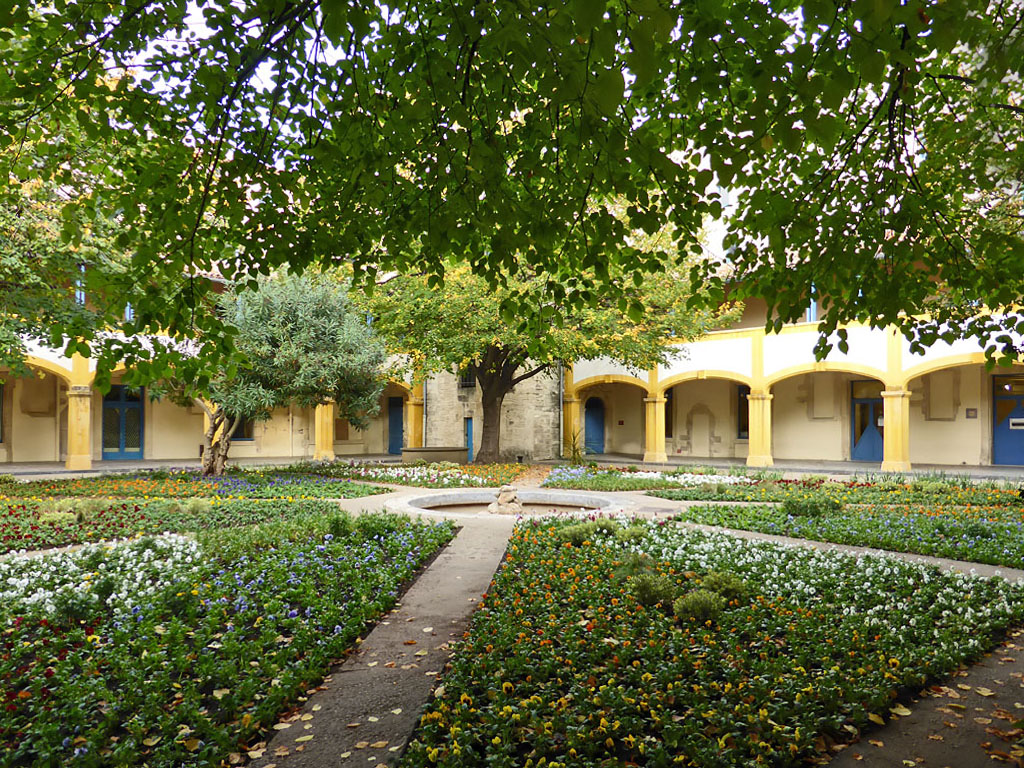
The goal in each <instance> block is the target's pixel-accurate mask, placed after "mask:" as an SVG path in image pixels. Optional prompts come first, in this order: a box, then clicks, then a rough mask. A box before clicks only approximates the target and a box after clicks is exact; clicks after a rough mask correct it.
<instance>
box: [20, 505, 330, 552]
mask: <svg viewBox="0 0 1024 768" xmlns="http://www.w3.org/2000/svg"><path fill="white" fill-rule="evenodd" d="M336 509H337V507H336V505H334V504H332V503H331V502H329V501H325V500H321V499H306V500H303V501H294V502H290V501H288V500H287V499H229V500H222V499H219V498H213V499H182V500H179V499H127V500H109V499H83V498H74V499H61V500H53V501H35V500H22V501H6V502H0V553H3V552H11V551H17V550H36V549H48V548H51V547H63V546H68V545H70V544H83V543H88V542H96V541H109V540H113V539H130V538H134V537H136V536H139V535H140V534H155V533H164V532H173V533H185V532H196V531H204V530H210V529H217V528H233V527H237V526H242V525H253V524H255V523H262V522H266V521H270V520H283V519H287V518H289V517H295V516H297V515H305V514H310V513H317V514H328V513H331V512H333V511H335V510H336Z"/></svg>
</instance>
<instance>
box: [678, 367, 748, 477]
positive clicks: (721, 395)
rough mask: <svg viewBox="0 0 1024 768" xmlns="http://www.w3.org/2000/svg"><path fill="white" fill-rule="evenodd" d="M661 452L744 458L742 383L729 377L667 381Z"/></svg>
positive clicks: (745, 422) (744, 391) (745, 423)
mask: <svg viewBox="0 0 1024 768" xmlns="http://www.w3.org/2000/svg"><path fill="white" fill-rule="evenodd" d="M666 384H667V386H666V387H665V452H666V453H667V454H668V455H669V456H686V457H693V458H714V457H725V458H745V457H746V456H747V444H748V438H749V433H750V423H749V409H748V405H747V395H748V394H749V393H750V386H749V384H748V383H747V382H746V381H740V380H737V379H733V378H731V377H703V378H698V377H696V376H691V377H686V378H684V379H682V380H678V381H675V383H673V379H669V380H668V381H667V382H666Z"/></svg>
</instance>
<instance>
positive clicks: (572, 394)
mask: <svg viewBox="0 0 1024 768" xmlns="http://www.w3.org/2000/svg"><path fill="white" fill-rule="evenodd" d="M562 379H563V381H562V458H563V459H571V458H572V449H573V445H575V446H576V448H577V449H579V451H580V453H581V454H582V453H583V433H582V431H581V430H580V400H579V398H578V397H576V386H575V384H574V381H573V370H572V366H571V365H567V366H566V367H565V368H564V369H563V371H562Z"/></svg>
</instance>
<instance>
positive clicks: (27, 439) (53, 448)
mask: <svg viewBox="0 0 1024 768" xmlns="http://www.w3.org/2000/svg"><path fill="white" fill-rule="evenodd" d="M27 362H28V364H29V366H30V367H31V368H32V370H33V372H34V373H35V375H30V376H23V377H14V376H12V375H11V372H10V371H9V370H6V369H3V370H0V378H2V379H3V381H2V382H0V461H5V462H43V461H45V462H50V461H60V460H62V459H63V458H64V457H65V456H66V454H67V430H68V422H67V408H68V402H67V401H68V397H67V392H68V378H67V376H68V373H69V372H67V371H64V370H61V369H60V368H59V367H57V366H56V365H54V364H52V363H49V362H48V361H42V360H39V361H37V360H35V359H29V360H28V361H27Z"/></svg>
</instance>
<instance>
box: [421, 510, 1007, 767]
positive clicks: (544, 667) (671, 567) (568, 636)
mask: <svg viewBox="0 0 1024 768" xmlns="http://www.w3.org/2000/svg"><path fill="white" fill-rule="evenodd" d="M561 526H562V523H560V522H556V521H554V520H551V519H532V520H529V521H523V522H521V523H520V524H519V525H518V526H517V528H516V531H515V532H514V534H513V536H512V538H511V540H510V543H509V548H508V560H507V563H506V567H504V568H502V569H501V570H500V571H499V572H498V574H497V575H496V577H495V580H494V583H493V584H492V586H491V588H490V589H489V590H488V593H487V595H486V596H485V598H484V600H483V601H482V604H481V608H480V610H479V611H478V612H477V613H476V614H475V615H474V617H473V620H472V623H471V627H470V630H469V633H468V636H467V637H466V640H465V642H464V643H463V644H462V645H461V646H460V647H459V649H458V650H457V652H456V655H455V657H454V658H453V660H452V664H451V669H450V670H449V671H448V672H447V673H446V674H445V676H444V679H443V681H442V686H443V687H442V688H441V689H439V695H438V696H436V697H435V698H434V699H433V700H431V702H430V703H429V704H428V705H427V708H426V711H425V712H424V713H423V714H422V716H421V719H420V724H419V727H418V729H417V731H416V733H415V734H414V737H413V739H412V741H411V743H410V745H409V748H408V750H407V751H406V753H405V755H404V757H403V759H402V762H401V765H402V766H404V767H405V768H414V767H415V768H421V767H422V768H428V767H429V768H434V767H435V766H441V767H442V768H450V767H454V766H465V767H466V768H469V767H470V766H472V767H473V768H476V766H481V765H496V766H525V765H532V766H539V765H544V766H546V767H547V768H598V767H601V768H605V767H606V766H620V765H622V766H624V765H637V766H661V765H689V766H700V768H733V767H734V766H741V765H742V766H747V765H802V764H806V763H808V762H812V761H815V762H816V761H819V760H822V759H824V758H826V757H829V756H830V755H827V754H823V753H822V752H821V750H822V749H823V748H824V746H823V745H824V744H826V743H829V740H830V739H835V740H848V739H850V738H854V734H859V733H860V732H861V731H862V730H867V729H870V728H873V727H874V726H873V724H872V723H873V721H874V720H875V719H876V718H884V717H887V716H888V714H889V708H890V707H891V706H893V701H894V699H895V698H896V697H898V696H899V695H901V694H903V693H906V692H910V691H917V690H920V686H921V685H922V684H924V683H925V681H927V680H936V679H942V678H943V677H944V676H948V675H950V674H951V673H953V672H954V671H955V670H956V669H957V668H958V666H959V665H961V664H963V663H965V662H968V661H970V660H972V659H974V658H977V657H978V656H980V655H981V654H982V653H983V652H984V651H986V650H987V649H989V648H990V647H991V646H992V645H994V643H995V642H996V641H997V638H998V637H1000V636H1001V633H1003V632H1004V631H1005V630H1006V629H1007V628H1008V627H1010V626H1013V625H1015V624H1016V623H1018V622H1020V621H1021V620H1022V619H1024V588H1022V587H1020V586H1017V585H1011V584H1009V583H1007V582H1005V581H1003V580H1000V579H991V580H987V579H980V578H976V577H972V576H966V575H962V574H944V573H942V572H940V571H938V570H937V569H934V568H930V567H926V566H922V565H919V564H912V563H907V562H903V561H898V560H894V559H891V558H883V557H862V558H856V557H852V556H848V555H844V554H842V553H837V552H821V551H816V550H811V549H803V548H796V547H784V546H781V545H775V544H770V543H763V542H761V543H758V542H748V541H743V540H739V539H735V538H732V537H728V536H724V535H718V534H709V533H705V532H701V531H694V530H690V529H687V528H686V527H684V526H678V525H675V524H673V523H666V522H663V521H658V522H651V523H650V524H649V525H648V529H649V530H648V535H647V537H645V538H644V539H643V540H642V541H640V542H639V543H637V544H633V545H622V544H619V543H617V542H616V539H615V537H614V536H611V537H605V538H603V539H600V540H596V541H594V542H592V543H590V544H587V545H583V546H579V547H577V546H568V547H567V546H565V545H564V542H563V541H562V539H561V537H560V536H559V535H558V532H559V529H560V527H561ZM647 568H650V569H652V570H653V571H654V572H655V573H658V574H661V575H662V576H663V577H664V578H665V579H667V580H668V581H670V582H671V583H672V584H673V585H674V587H675V589H676V590H677V592H678V593H679V594H686V593H690V594H693V593H694V590H701V589H703V588H704V587H703V584H702V582H703V583H707V581H708V578H709V576H710V574H712V573H716V572H717V573H728V574H735V576H736V577H737V578H738V579H740V580H742V582H744V583H745V584H746V585H747V586H748V589H749V591H748V593H747V594H746V596H745V597H744V598H743V599H742V600H738V601H737V600H734V601H733V604H732V605H731V606H727V607H726V606H723V607H722V609H721V612H720V613H719V614H718V615H717V617H716V618H715V620H714V621H712V622H711V623H710V624H709V623H708V622H707V620H705V622H703V623H697V621H691V620H689V618H688V619H687V620H685V621H684V620H677V619H676V618H675V617H674V616H673V615H671V613H669V612H666V611H665V610H663V609H662V608H661V607H660V606H659V607H656V608H650V607H647V606H644V605H642V604H640V603H639V602H637V601H636V600H634V599H631V597H630V595H629V591H628V581H629V580H628V579H621V578H615V577H614V574H615V573H616V572H623V571H629V570H630V569H647ZM699 574H706V575H705V576H704V577H703V579H702V578H701V576H699ZM711 581H712V582H715V581H718V582H719V584H720V585H723V586H724V585H725V584H726V583H730V585H731V583H732V581H733V580H732V579H726V578H723V577H716V578H715V579H711ZM708 591H709V592H710V590H708ZM690 600H691V601H692V602H694V603H697V602H698V601H701V603H702V604H707V605H711V604H717V603H718V600H721V601H722V602H723V603H724V598H722V597H720V596H719V597H718V600H716V599H715V598H711V597H706V596H705V597H699V598H690ZM693 618H694V619H697V618H698V617H696V616H694V617H693ZM851 731H852V733H851ZM826 736H827V737H828V739H826V738H825V737H826Z"/></svg>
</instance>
